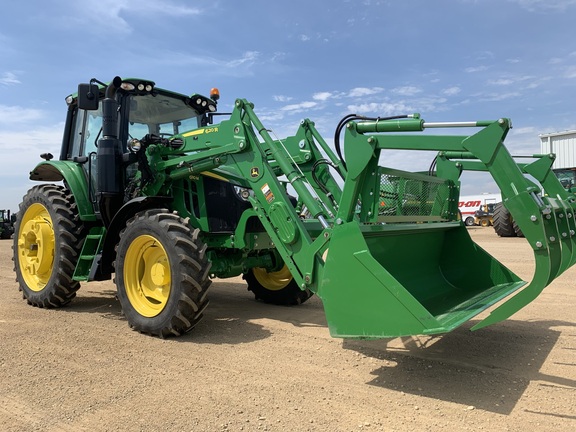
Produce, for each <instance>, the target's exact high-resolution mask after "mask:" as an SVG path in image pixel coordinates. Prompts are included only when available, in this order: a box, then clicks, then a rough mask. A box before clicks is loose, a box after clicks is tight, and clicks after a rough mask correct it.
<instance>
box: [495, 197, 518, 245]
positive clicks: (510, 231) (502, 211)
mask: <svg viewBox="0 0 576 432" xmlns="http://www.w3.org/2000/svg"><path fill="white" fill-rule="evenodd" d="M493 225H494V231H496V234H498V235H499V236H500V237H516V231H514V225H513V222H512V215H511V214H510V212H509V211H508V209H507V208H506V207H504V204H502V203H498V204H496V206H495V207H494V217H493Z"/></svg>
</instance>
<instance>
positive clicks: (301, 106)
mask: <svg viewBox="0 0 576 432" xmlns="http://www.w3.org/2000/svg"><path fill="white" fill-rule="evenodd" d="M316 105H318V103H317V102H312V101H309V102H300V103H298V104H291V105H286V106H284V107H282V108H280V110H282V111H290V112H293V113H296V112H301V111H303V110H306V109H310V108H314V107H315V106H316Z"/></svg>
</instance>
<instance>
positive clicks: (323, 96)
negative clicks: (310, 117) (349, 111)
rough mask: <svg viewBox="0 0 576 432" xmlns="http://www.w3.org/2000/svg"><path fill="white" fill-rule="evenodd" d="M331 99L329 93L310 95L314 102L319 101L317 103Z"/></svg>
mask: <svg viewBox="0 0 576 432" xmlns="http://www.w3.org/2000/svg"><path fill="white" fill-rule="evenodd" d="M331 97H332V93H330V92H319V93H314V94H313V95H312V99H314V100H319V101H325V100H328V99H330V98H331Z"/></svg>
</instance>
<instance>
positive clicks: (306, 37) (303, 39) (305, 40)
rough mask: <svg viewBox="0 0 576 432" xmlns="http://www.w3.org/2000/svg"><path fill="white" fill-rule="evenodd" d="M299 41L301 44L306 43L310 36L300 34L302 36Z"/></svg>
mask: <svg viewBox="0 0 576 432" xmlns="http://www.w3.org/2000/svg"><path fill="white" fill-rule="evenodd" d="M300 40H301V41H302V42H308V41H309V40H310V36H308V35H305V34H302V35H300Z"/></svg>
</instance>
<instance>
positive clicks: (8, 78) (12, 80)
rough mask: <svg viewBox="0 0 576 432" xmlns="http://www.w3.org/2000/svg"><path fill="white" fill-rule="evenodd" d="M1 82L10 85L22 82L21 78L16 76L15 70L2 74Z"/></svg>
mask: <svg viewBox="0 0 576 432" xmlns="http://www.w3.org/2000/svg"><path fill="white" fill-rule="evenodd" d="M0 84H2V85H5V86H9V85H14V84H21V82H20V80H19V79H18V78H17V77H16V74H15V73H13V72H4V73H3V74H2V75H1V76H0Z"/></svg>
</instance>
